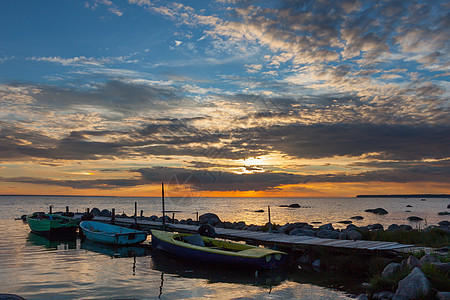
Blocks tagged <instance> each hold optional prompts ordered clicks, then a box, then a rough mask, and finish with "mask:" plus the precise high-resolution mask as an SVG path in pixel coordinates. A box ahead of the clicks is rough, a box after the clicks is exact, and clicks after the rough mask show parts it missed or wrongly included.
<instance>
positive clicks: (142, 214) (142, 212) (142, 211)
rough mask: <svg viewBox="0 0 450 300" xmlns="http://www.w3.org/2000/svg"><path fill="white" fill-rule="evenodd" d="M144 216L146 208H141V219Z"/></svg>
mask: <svg viewBox="0 0 450 300" xmlns="http://www.w3.org/2000/svg"><path fill="white" fill-rule="evenodd" d="M143 216H144V210H142V209H141V219H142V217H143Z"/></svg>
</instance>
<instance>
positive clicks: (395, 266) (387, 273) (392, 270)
mask: <svg viewBox="0 0 450 300" xmlns="http://www.w3.org/2000/svg"><path fill="white" fill-rule="evenodd" d="M401 269H402V267H401V265H400V264H399V263H395V262H393V263H390V264H388V265H387V266H386V267H385V268H384V270H383V272H381V276H383V277H384V278H389V277H391V276H392V275H394V274H396V273H398V272H400V270H401Z"/></svg>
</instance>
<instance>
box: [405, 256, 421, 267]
mask: <svg viewBox="0 0 450 300" xmlns="http://www.w3.org/2000/svg"><path fill="white" fill-rule="evenodd" d="M418 266H419V260H418V259H417V258H416V257H415V256H412V255H410V256H409V257H408V258H407V259H406V260H405V267H408V268H410V269H411V270H412V269H414V268H415V267H418Z"/></svg>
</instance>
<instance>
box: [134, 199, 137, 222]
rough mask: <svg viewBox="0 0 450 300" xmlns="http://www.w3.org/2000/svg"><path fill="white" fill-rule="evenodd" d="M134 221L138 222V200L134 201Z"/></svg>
mask: <svg viewBox="0 0 450 300" xmlns="http://www.w3.org/2000/svg"><path fill="white" fill-rule="evenodd" d="M134 223H135V224H137V202H134Z"/></svg>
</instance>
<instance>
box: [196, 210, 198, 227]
mask: <svg viewBox="0 0 450 300" xmlns="http://www.w3.org/2000/svg"><path fill="white" fill-rule="evenodd" d="M196 214H197V225H198V212H197V213H196Z"/></svg>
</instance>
